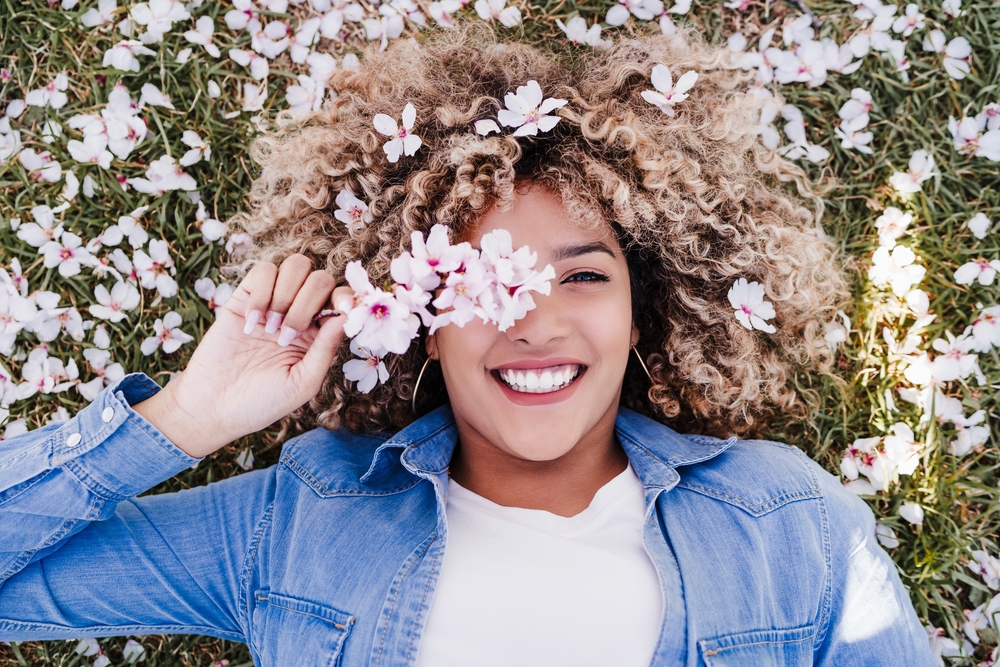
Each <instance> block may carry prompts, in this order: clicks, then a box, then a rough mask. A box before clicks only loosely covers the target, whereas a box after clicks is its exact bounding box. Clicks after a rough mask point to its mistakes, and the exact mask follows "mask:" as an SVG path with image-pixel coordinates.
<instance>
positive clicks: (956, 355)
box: [931, 331, 977, 382]
mask: <svg viewBox="0 0 1000 667" xmlns="http://www.w3.org/2000/svg"><path fill="white" fill-rule="evenodd" d="M945 336H946V337H947V340H945V339H944V338H935V339H934V342H932V343H931V347H933V348H934V349H935V350H936V351H937V352H938V353H939V355H938V356H937V357H935V359H934V361H933V362H932V364H931V374H932V375H933V377H934V379H935V380H937V381H938V382H951V381H952V380H958V379H965V378H967V377H968V376H969V374H970V373H972V372H973V370H975V368H976V363H977V357H976V355H974V354H969V351H970V350H971V349H972V346H973V344H974V340H973V339H970V338H969V337H968V336H965V335H962V336H959V337H957V338H956V337H955V336H954V334H952V333H951V332H950V331H946V332H945Z"/></svg>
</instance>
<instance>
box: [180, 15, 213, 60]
mask: <svg viewBox="0 0 1000 667" xmlns="http://www.w3.org/2000/svg"><path fill="white" fill-rule="evenodd" d="M214 34H215V21H213V20H212V17H211V16H202V17H201V18H199V19H198V20H197V22H195V29H194V30H188V31H187V32H186V33H184V38H185V39H186V40H187V41H189V42H192V43H194V44H201V45H202V46H203V47H205V50H206V51H208V54H209V55H210V56H212V57H213V58H218V57H219V56H221V55H222V53H221V52H220V51H219V47H217V46H216V45H215V44H213V43H212V36H213V35H214Z"/></svg>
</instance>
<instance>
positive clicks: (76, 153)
mask: <svg viewBox="0 0 1000 667" xmlns="http://www.w3.org/2000/svg"><path fill="white" fill-rule="evenodd" d="M66 148H67V149H68V150H69V154H70V155H72V156H73V159H74V160H76V161H77V162H79V163H81V164H96V165H99V166H100V167H101V168H102V169H110V168H111V160H112V159H113V158H114V155H112V154H111V151H109V150H108V137H107V135H106V134H91V135H90V136H84V138H83V141H77V140H76V139H72V140H70V142H69V143H68V144H66Z"/></svg>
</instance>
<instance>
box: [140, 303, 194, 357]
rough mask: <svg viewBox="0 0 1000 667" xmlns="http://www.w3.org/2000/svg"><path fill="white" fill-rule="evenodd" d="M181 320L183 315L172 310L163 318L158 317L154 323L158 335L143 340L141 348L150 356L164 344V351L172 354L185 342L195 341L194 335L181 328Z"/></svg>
mask: <svg viewBox="0 0 1000 667" xmlns="http://www.w3.org/2000/svg"><path fill="white" fill-rule="evenodd" d="M181 321H182V320H181V316H180V315H178V314H177V313H176V312H174V311H172V310H171V311H170V312H169V313H167V314H166V315H164V316H163V319H160V318H159V317H157V318H156V322H154V323H153V330H154V331H155V332H156V335H154V336H150V337H149V338H146V339H145V340H143V341H142V344H141V345H140V346H139V349H140V350H142V353H143V354H144V355H146V356H147V357H148V356H149V355H151V354H153V352H156V350H157V349H158V348H159V347H160V346H161V345H162V346H163V353H164V354H170V353H171V352H176V351H177V350H178V349H180V346H181V345H183V344H184V343H189V342H191V341H193V340H194V336H190V335H188V334H186V333H184V332H183V331H181V330H180V328H179V327H180V326H181Z"/></svg>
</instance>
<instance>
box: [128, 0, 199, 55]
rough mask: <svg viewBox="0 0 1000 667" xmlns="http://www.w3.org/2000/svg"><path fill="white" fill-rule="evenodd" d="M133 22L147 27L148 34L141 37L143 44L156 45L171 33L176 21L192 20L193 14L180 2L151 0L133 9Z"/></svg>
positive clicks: (174, 0) (175, 0)
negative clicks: (166, 34)
mask: <svg viewBox="0 0 1000 667" xmlns="http://www.w3.org/2000/svg"><path fill="white" fill-rule="evenodd" d="M131 17H132V20H133V21H134V22H136V23H138V24H139V25H142V26H146V32H145V33H144V34H143V35H142V36H141V37H140V39H141V40H142V43H143V44H154V43H156V42H159V41H161V40H162V39H163V36H164V34H165V33H167V32H170V29H171V28H172V27H173V24H174V21H183V20H184V19H189V18H191V14H190V13H189V12H188V11H187V10H186V9H185V8H184V5H183V4H181V3H180V2H178V0H149V3H148V4H147V3H140V4H138V5H136V6H135V7H133V8H132V11H131Z"/></svg>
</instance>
